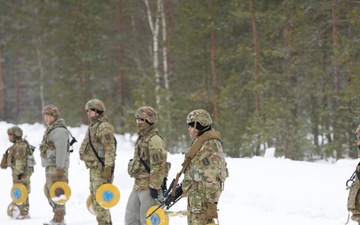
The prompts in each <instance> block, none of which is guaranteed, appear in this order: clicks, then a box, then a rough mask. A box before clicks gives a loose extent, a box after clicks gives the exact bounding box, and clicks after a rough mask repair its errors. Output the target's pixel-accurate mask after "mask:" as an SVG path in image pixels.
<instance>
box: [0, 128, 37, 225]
mask: <svg viewBox="0 0 360 225" xmlns="http://www.w3.org/2000/svg"><path fill="white" fill-rule="evenodd" d="M7 133H8V136H9V141H10V142H12V143H13V145H12V146H11V147H10V148H9V149H8V150H6V153H5V154H4V155H3V159H2V160H1V168H2V169H6V168H7V167H10V168H11V170H12V178H13V184H15V183H21V184H24V185H25V187H26V189H27V192H28V194H29V193H30V191H31V189H30V177H31V175H32V174H33V172H34V165H35V160H34V157H33V155H32V154H33V149H32V148H30V145H29V143H28V142H27V141H26V140H25V139H22V135H23V131H22V130H21V128H20V127H18V126H13V127H10V128H9V129H8V130H7ZM28 158H29V160H28ZM29 207H30V206H29V197H28V198H27V199H26V200H25V202H24V203H22V204H21V205H16V204H15V203H11V204H10V206H9V209H8V210H9V212H8V214H10V215H11V218H12V219H17V220H23V219H30V215H29ZM19 211H20V213H19Z"/></svg>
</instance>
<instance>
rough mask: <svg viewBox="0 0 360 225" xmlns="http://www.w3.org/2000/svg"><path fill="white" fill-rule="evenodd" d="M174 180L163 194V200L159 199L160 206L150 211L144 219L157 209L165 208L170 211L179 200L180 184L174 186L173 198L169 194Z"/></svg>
mask: <svg viewBox="0 0 360 225" xmlns="http://www.w3.org/2000/svg"><path fill="white" fill-rule="evenodd" d="M174 182H175V179H173V180H172V182H171V184H170V186H169V188H168V189H167V190H166V191H165V192H164V198H162V199H159V202H160V205H159V206H158V207H157V208H156V209H155V210H154V211H152V212H151V213H150V214H149V215H147V216H146V218H149V217H151V216H152V215H153V214H154V213H155V212H156V211H157V210H158V209H160V208H165V209H166V210H168V209H170V208H171V206H173V205H174V204H175V203H176V202H178V201H179V200H180V199H181V195H182V193H183V191H182V187H181V184H177V185H176V189H175V196H173V195H172V194H171V192H172V189H173V186H174Z"/></svg>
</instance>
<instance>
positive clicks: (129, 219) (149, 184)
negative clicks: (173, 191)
mask: <svg viewBox="0 0 360 225" xmlns="http://www.w3.org/2000/svg"><path fill="white" fill-rule="evenodd" d="M135 118H136V124H137V133H138V135H139V136H138V139H137V141H136V143H135V148H134V157H133V159H131V160H130V162H129V164H128V173H129V175H130V176H131V177H132V178H134V179H135V181H134V186H133V189H132V192H131V193H130V196H129V199H128V202H127V205H126V212H125V225H144V224H146V212H147V211H148V209H149V208H150V207H151V206H153V205H155V204H156V203H157V202H156V201H155V200H156V199H158V198H161V197H162V196H163V193H162V190H163V189H162V185H163V183H164V179H165V180H166V177H167V172H168V170H169V165H170V164H169V163H167V162H166V159H167V151H166V145H165V142H164V141H163V139H162V138H161V136H160V135H159V134H158V129H157V128H156V122H157V120H158V117H157V113H156V111H155V109H153V108H152V107H150V106H143V107H140V108H139V109H138V110H137V111H136V114H135ZM165 185H166V184H165Z"/></svg>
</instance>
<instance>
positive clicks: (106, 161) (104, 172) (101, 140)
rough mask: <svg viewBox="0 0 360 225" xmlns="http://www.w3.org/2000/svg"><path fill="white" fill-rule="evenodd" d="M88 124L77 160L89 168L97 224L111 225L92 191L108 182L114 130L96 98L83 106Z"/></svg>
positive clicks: (109, 181) (105, 211) (113, 157)
mask: <svg viewBox="0 0 360 225" xmlns="http://www.w3.org/2000/svg"><path fill="white" fill-rule="evenodd" d="M85 110H86V112H87V116H88V118H89V120H90V125H89V127H88V129H87V132H86V135H85V138H84V140H83V142H82V144H81V147H80V159H81V160H82V161H84V162H85V166H86V168H88V169H90V194H91V198H92V199H91V201H92V205H93V208H94V212H95V215H96V220H97V222H98V224H99V225H111V224H112V221H111V214H110V210H109V209H105V208H102V207H101V206H100V205H99V204H98V203H97V201H96V191H97V189H98V188H99V187H100V186H101V185H102V184H106V183H112V182H113V179H114V168H115V156H116V155H115V151H116V149H115V137H114V128H113V126H112V125H111V124H110V123H109V122H108V121H107V118H106V116H105V111H106V109H105V105H104V103H103V102H102V101H101V100H99V99H92V100H90V101H88V102H87V103H86V105H85Z"/></svg>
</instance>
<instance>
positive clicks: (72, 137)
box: [46, 124, 77, 152]
mask: <svg viewBox="0 0 360 225" xmlns="http://www.w3.org/2000/svg"><path fill="white" fill-rule="evenodd" d="M58 127H62V128H65V130H67V132H68V133H69V134H70V137H71V141H70V146H72V145H73V144H74V143H76V142H77V140H76V139H75V137H74V136H73V135H72V134H71V132H70V131H69V129H67V127H65V126H64V125H61V124H60V125H55V126H53V127H52V128H51V129H50V130H49V131H48V132H47V133H46V135H48V134H49V133H50V132H51V131H52V130H54V129H56V128H58ZM73 151H74V150H71V151H70V152H73Z"/></svg>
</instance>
